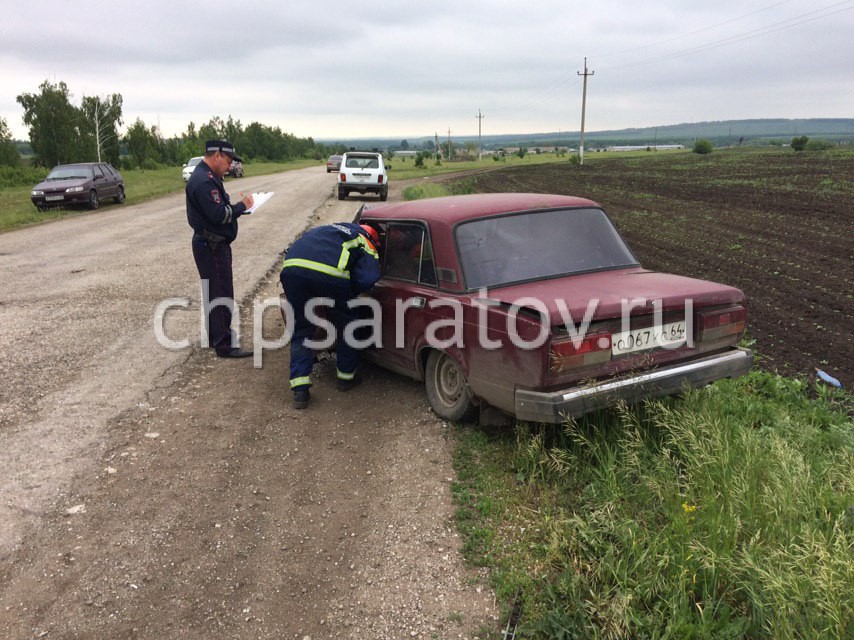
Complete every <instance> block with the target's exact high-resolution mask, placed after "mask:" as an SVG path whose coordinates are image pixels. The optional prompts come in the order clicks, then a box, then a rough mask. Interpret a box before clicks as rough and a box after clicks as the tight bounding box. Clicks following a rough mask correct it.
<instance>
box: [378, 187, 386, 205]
mask: <svg viewBox="0 0 854 640" xmlns="http://www.w3.org/2000/svg"><path fill="white" fill-rule="evenodd" d="M380 200H382V201H383V202H385V201H386V200H388V188H387V187H386V188H385V189H383V190H382V191H380Z"/></svg>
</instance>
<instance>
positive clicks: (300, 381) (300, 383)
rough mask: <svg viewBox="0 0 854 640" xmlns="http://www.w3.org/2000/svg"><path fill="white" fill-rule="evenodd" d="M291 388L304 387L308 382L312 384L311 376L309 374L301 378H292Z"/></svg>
mask: <svg viewBox="0 0 854 640" xmlns="http://www.w3.org/2000/svg"><path fill="white" fill-rule="evenodd" d="M290 384H291V389H293V388H294V387H304V386H305V385H307V384H311V378H310V377H309V376H302V377H299V378H291V383H290Z"/></svg>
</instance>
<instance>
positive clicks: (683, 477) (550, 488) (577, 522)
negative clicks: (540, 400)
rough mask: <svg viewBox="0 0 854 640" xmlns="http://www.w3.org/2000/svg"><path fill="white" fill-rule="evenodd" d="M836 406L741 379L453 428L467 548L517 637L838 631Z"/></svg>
mask: <svg viewBox="0 0 854 640" xmlns="http://www.w3.org/2000/svg"><path fill="white" fill-rule="evenodd" d="M850 410H851V401H850V396H847V395H845V394H844V392H840V391H839V390H835V389H834V390H830V389H828V388H826V387H824V386H822V387H819V388H816V389H815V390H814V391H813V389H812V387H811V385H810V383H809V381H808V380H804V379H791V378H782V377H779V376H776V375H772V374H768V373H763V372H754V373H751V374H750V375H749V376H746V377H745V378H742V379H739V380H734V381H732V380H725V381H719V382H718V383H716V384H714V385H712V386H710V387H707V388H706V389H703V390H698V391H693V392H689V393H687V394H686V396H685V397H684V399H682V400H675V399H665V400H661V401H655V402H647V403H645V404H643V405H641V406H637V407H625V406H624V407H621V408H619V409H618V410H616V411H611V412H601V413H599V414H594V415H592V416H586V417H584V418H582V419H579V420H576V421H571V422H569V423H568V424H567V425H566V426H565V427H564V428H563V429H559V428H554V427H545V426H538V425H525V424H520V425H517V428H516V430H515V432H514V433H513V434H512V435H511V434H503V435H495V436H492V437H486V435H485V434H484V433H483V432H480V431H478V430H473V429H463V430H459V431H457V432H456V434H457V438H458V446H457V455H456V464H457V469H458V477H459V483H458V485H457V487H456V489H455V496H457V497H458V502H457V504H458V509H460V510H461V511H462V512H463V513H465V514H466V518H465V521H466V528H465V530H464V531H463V535H464V538H465V539H466V540H469V539H470V538H469V535H470V533H472V532H474V533H476V536H477V537H476V542H477V544H474V545H467V550H468V554H470V557H471V555H476V556H477V557H478V558H479V559H480V563H481V564H486V565H488V566H490V567H491V568H492V580H493V584H494V586H495V589H496V593H497V594H498V596H499V598H501V599H502V600H503V601H507V600H508V598H510V596H511V595H512V594H513V593H515V590H516V589H519V590H520V593H522V594H523V597H524V600H525V608H524V612H525V613H524V620H523V622H522V627H521V628H520V629H522V630H523V632H524V633H525V634H526V636H525V637H532V638H587V637H601V638H606V637H608V638H631V637H678V638H682V637H695V638H700V637H714V638H719V637H728V638H749V637H780V638H797V637H801V638H806V637H809V638H841V637H850V636H849V634H851V633H852V631H854V628H852V626H851V625H852V624H854V623H852V620H854V424H852V422H851V420H850V417H849V416H850ZM484 491H488V492H490V499H489V500H486V499H485V496H484V495H483V493H482V492H484ZM459 496H465V502H460V501H459ZM472 504H477V505H483V508H480V509H472V508H471V506H472Z"/></svg>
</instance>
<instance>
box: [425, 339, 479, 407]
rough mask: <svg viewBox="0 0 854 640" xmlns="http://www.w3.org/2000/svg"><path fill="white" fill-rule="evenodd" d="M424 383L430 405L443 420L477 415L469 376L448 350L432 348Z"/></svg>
mask: <svg viewBox="0 0 854 640" xmlns="http://www.w3.org/2000/svg"><path fill="white" fill-rule="evenodd" d="M424 386H425V388H426V390H427V401H428V402H429V403H430V408H431V409H433V411H434V412H435V413H436V415H437V416H439V417H440V418H442V419H443V420H452V421H460V420H466V419H470V418H472V417H474V413H475V409H476V407H475V405H474V403H473V402H472V392H471V389H470V388H469V384H468V381H467V380H466V376H465V374H464V373H463V371H462V369H460V366H459V365H458V364H457V361H456V360H454V359H453V358H452V357H451V356H449V355H448V354H447V353H443V352H441V351H431V352H430V355H429V356H428V358H427V370H426V371H425V377H424Z"/></svg>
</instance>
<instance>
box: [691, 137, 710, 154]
mask: <svg viewBox="0 0 854 640" xmlns="http://www.w3.org/2000/svg"><path fill="white" fill-rule="evenodd" d="M714 148H715V147H714V145H713V144H712V143H711V142H709V141H708V140H705V139H701V140H697V142H695V143H694V148H693V149H692V151H693V152H694V153H699V154H701V155H706V154H707V153H711V152H712V150H714Z"/></svg>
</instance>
